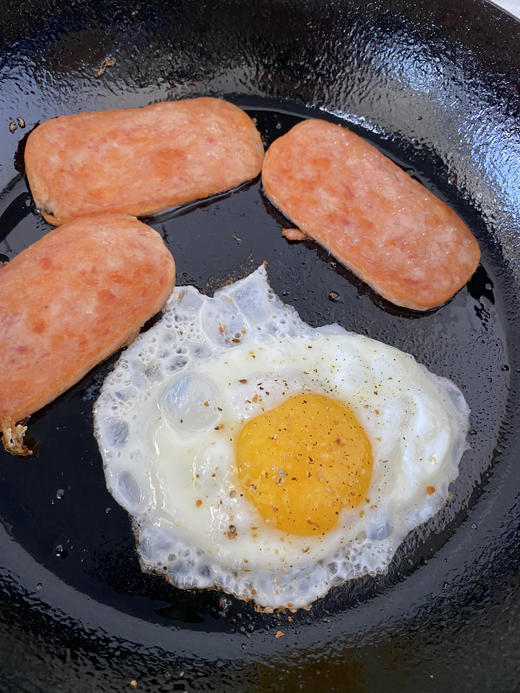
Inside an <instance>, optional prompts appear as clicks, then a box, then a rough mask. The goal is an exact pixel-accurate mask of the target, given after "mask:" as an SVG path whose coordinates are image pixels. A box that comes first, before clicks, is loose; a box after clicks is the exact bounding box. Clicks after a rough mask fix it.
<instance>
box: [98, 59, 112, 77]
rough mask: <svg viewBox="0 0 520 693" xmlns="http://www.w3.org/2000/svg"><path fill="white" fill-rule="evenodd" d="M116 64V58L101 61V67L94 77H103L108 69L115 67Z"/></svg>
mask: <svg viewBox="0 0 520 693" xmlns="http://www.w3.org/2000/svg"><path fill="white" fill-rule="evenodd" d="M115 64H116V59H115V58H104V60H102V61H101V65H100V66H99V68H98V70H97V72H96V73H95V74H94V77H101V75H103V74H105V71H106V69H107V67H114V65H115Z"/></svg>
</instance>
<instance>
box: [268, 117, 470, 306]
mask: <svg viewBox="0 0 520 693" xmlns="http://www.w3.org/2000/svg"><path fill="white" fill-rule="evenodd" d="M262 183H263V188H264V191H265V194H266V196H267V197H268V198H269V199H270V200H271V202H272V203H273V204H274V205H275V206H276V207H278V209H280V211H281V212H282V213H283V214H284V215H285V216H286V217H287V218H288V219H290V220H291V222H293V223H294V224H295V225H296V226H297V227H298V228H299V229H300V230H301V231H303V232H304V233H305V234H307V235H308V236H309V237H310V238H312V239H314V240H315V241H317V242H318V243H319V244H320V245H322V246H323V247H324V248H326V249H327V250H328V251H329V252H330V253H331V254H332V255H333V256H334V257H335V258H337V260H339V262H341V263H342V264H343V265H344V266H345V267H347V268H348V269H350V270H351V271H352V272H354V274H356V275H357V276H358V277H359V278H360V279H362V280H363V281H364V282H366V283H367V284H368V285H369V286H371V287H372V288H373V289H374V290H375V291H376V292H377V293H378V294H380V295H381V296H382V297H383V298H385V299H386V300H388V301H390V302H392V303H394V304H396V305H398V306H402V307H405V308H410V309H412V310H419V311H424V310H430V309H432V308H436V307H438V306H440V305H442V304H443V303H446V301H448V300H449V299H450V298H451V297H452V296H453V295H454V294H455V293H456V292H457V291H458V290H459V289H461V288H462V287H463V286H464V285H465V284H466V282H467V281H468V279H469V278H470V277H471V276H472V274H473V273H474V272H475V270H476V268H477V266H478V264H479V261H480V248H479V245H478V242H477V240H476V238H475V237H474V236H473V234H472V233H471V231H470V230H469V228H468V227H467V226H466V224H465V223H464V222H463V221H462V219H460V218H459V217H458V216H457V214H456V213H455V212H454V211H453V210H452V209H450V207H448V206H447V205H446V204H444V202H442V201H441V200H439V199H438V198H437V197H435V195H433V193H431V192H429V191H428V190H427V189H426V188H425V187H424V186H423V185H421V184H420V183H419V182H418V181H416V180H414V179H412V178H411V177H410V176H409V175H408V174H407V173H406V172H405V171H403V170H402V169H401V168H400V167H399V166H397V165H396V164H394V162H393V161H391V160H390V159H389V158H388V157H386V156H385V155H384V154H382V153H381V152H379V151H378V150H377V149H376V148H375V147H374V146H372V145H371V144H369V143H368V142H366V141H365V140H364V139H362V138H361V137H359V136H358V135H356V134H354V133H353V132H350V131H349V130H348V129H347V128H345V127H342V126H340V125H335V124H332V123H329V122H328V121H325V120H306V121H303V122H301V123H298V124H297V125H295V126H294V127H293V128H292V129H291V130H290V131H289V132H288V133H287V134H285V135H283V136H282V137H279V138H278V139H277V140H275V141H274V142H273V144H272V145H271V146H270V147H269V150H268V151H267V154H266V156H265V160H264V165H263V169H262Z"/></svg>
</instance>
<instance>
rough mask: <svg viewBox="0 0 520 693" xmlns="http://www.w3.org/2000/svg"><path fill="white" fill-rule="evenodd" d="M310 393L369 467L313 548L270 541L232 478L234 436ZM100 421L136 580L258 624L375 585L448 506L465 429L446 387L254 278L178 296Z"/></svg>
mask: <svg viewBox="0 0 520 693" xmlns="http://www.w3.org/2000/svg"><path fill="white" fill-rule="evenodd" d="M306 391H308V392H315V393H322V394H326V395H329V396H331V397H333V398H335V399H338V400H341V401H342V402H344V403H345V404H347V405H348V406H349V407H350V409H351V410H352V411H353V412H354V413H355V414H356V416H357V418H358V420H359V421H360V423H361V424H362V426H363V427H364V429H365V432H366V434H367V436H368V438H369V440H370V443H371V446H372V453H373V462H374V467H373V476H372V481H371V485H370V488H369V493H368V494H367V499H366V501H365V502H364V503H363V504H362V505H360V506H358V507H357V508H355V509H345V510H344V511H343V512H342V514H341V516H340V519H339V522H338V525H337V526H336V527H335V528H334V529H333V530H332V531H330V532H328V533H326V534H325V535H319V536H309V537H307V536H296V535H290V534H284V533H283V532H281V531H279V530H277V529H276V528H274V527H273V526H269V525H267V524H266V523H265V522H264V521H263V520H262V518H261V516H260V514H259V512H258V511H257V510H256V508H255V506H254V505H253V504H252V503H251V502H250V501H248V500H247V499H246V498H245V497H244V495H243V492H242V489H241V487H240V485H239V483H238V481H237V478H236V466H235V465H236V463H235V445H236V439H237V436H238V434H239V432H240V429H241V427H242V425H243V424H244V422H246V421H247V420H249V419H250V418H252V417H254V416H256V415H258V414H260V413H262V412H264V411H267V410H269V409H272V408H273V407H276V406H278V405H279V404H280V403H281V402H283V401H284V400H285V399H286V398H288V397H290V396H292V395H295V394H298V393H300V392H306ZM94 415H95V431H96V436H97V440H98V444H99V447H100V450H101V454H102V457H103V461H104V468H105V475H106V481H107V486H108V488H109V490H110V492H111V493H112V495H113V496H114V498H115V499H116V500H117V502H118V503H119V504H120V505H122V506H123V507H124V508H125V509H126V510H127V511H128V512H129V513H130V515H131V516H132V519H133V521H134V530H135V533H136V538H137V548H138V553H139V557H140V560H141V564H142V566H143V568H144V569H145V570H150V571H158V572H160V573H162V574H163V575H164V576H165V577H167V579H169V580H170V581H171V582H172V583H173V584H175V585H177V586H179V587H184V588H206V587H214V588H218V589H223V590H225V591H226V592H229V593H231V594H234V595H236V596H237V597H240V598H244V599H254V601H255V602H256V603H257V604H259V605H260V606H262V607H265V608H277V607H289V608H299V607H303V606H308V605H309V604H310V603H311V602H312V601H313V600H315V599H316V598H317V597H319V596H322V595H323V594H325V593H326V592H327V591H328V590H329V589H330V587H332V586H334V585H338V584H341V583H342V582H344V581H346V580H349V579H352V578H357V577H360V576H362V575H364V574H367V573H370V574H373V573H376V572H379V571H383V570H385V569H386V568H387V567H388V564H389V562H390V561H391V559H392V556H393V555H394V553H395V551H396V549H397V547H398V546H399V544H400V543H401V542H402V541H403V539H404V537H405V536H406V535H407V534H408V532H409V531H410V530H411V529H413V528H414V527H416V526H417V525H419V524H421V523H423V522H425V521H426V520H428V519H429V518H430V517H432V515H434V514H435V513H436V512H437V511H438V510H439V508H440V507H441V506H442V504H443V503H444V502H445V501H446V499H447V497H448V486H449V484H450V482H452V481H453V480H454V479H455V478H456V477H457V474H458V464H459V461H460V458H461V456H462V453H463V451H464V447H465V440H466V434H467V431H468V422H469V409H468V407H467V404H466V402H465V400H464V397H463V395H462V394H461V392H460V390H459V389H458V388H457V387H456V386H455V385H454V384H453V383H452V382H450V381H449V380H447V379H445V378H441V377H438V376H436V375H433V374H432V373H430V372H428V370H427V369H426V368H424V367H423V366H421V365H419V364H418V363H417V362H416V361H415V359H414V358H413V357H412V356H410V355H408V354H405V353H403V352H401V351H399V350H397V349H395V348H393V347H390V346H387V345H385V344H382V343H380V342H377V341H375V340H372V339H369V338H367V337H362V336H359V335H356V334H352V333H349V332H346V331H345V330H344V329H343V328H341V327H339V326H338V325H331V326H326V327H321V328H317V329H313V328H311V327H309V326H308V325H307V324H306V323H304V322H303V321H302V320H301V319H300V318H299V316H298V314H297V313H296V311H295V310H294V309H293V308H291V307H289V306H286V305H284V304H283V303H282V302H281V301H280V299H279V298H278V297H277V296H276V295H275V294H274V293H273V291H272V290H271V289H270V287H269V284H268V282H267V276H266V270H265V267H263V266H262V267H260V268H259V269H258V270H257V271H256V272H254V273H253V274H251V275H250V276H249V277H246V278H245V279H243V280H241V281H239V282H236V283H235V284H233V285H231V286H227V287H224V288H223V289H221V290H219V291H217V292H216V293H215V296H214V297H213V298H209V297H207V296H204V295H201V294H200V293H199V292H198V291H197V290H196V289H194V288H193V287H189V286H187V287H179V288H177V289H175V290H174V292H173V293H172V295H171V297H170V299H169V301H168V303H167V305H166V307H165V309H164V313H163V317H162V318H161V320H159V321H158V322H157V323H156V324H155V325H154V326H153V327H152V328H151V329H150V330H148V332H146V333H145V334H143V335H141V336H140V337H138V339H137V340H136V341H135V342H134V343H133V344H132V345H131V346H130V347H129V348H128V349H127V350H126V351H125V352H124V353H123V355H122V356H121V358H120V359H119V361H118V363H117V365H116V367H115V368H114V370H113V372H112V373H111V374H110V375H109V376H108V377H107V379H106V380H105V383H104V385H103V388H102V391H101V394H100V397H99V399H98V401H97V403H96V405H95V410H94Z"/></svg>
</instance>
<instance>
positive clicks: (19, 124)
mask: <svg viewBox="0 0 520 693" xmlns="http://www.w3.org/2000/svg"><path fill="white" fill-rule="evenodd" d="M16 122H17V123H18V127H21V128H24V127H25V120H24V119H23V118H22V117H21V116H18V117H17V118H16Z"/></svg>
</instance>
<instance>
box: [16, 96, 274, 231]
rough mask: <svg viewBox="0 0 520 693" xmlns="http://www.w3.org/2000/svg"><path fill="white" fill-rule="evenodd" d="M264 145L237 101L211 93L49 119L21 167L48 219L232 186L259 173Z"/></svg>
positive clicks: (165, 203) (154, 208)
mask: <svg viewBox="0 0 520 693" xmlns="http://www.w3.org/2000/svg"><path fill="white" fill-rule="evenodd" d="M263 158H264V147H263V145H262V141H261V139H260V134H259V132H258V131H257V129H256V128H255V126H254V123H253V121H252V120H251V118H249V116H248V115H247V114H246V113H244V111H242V110H241V109H240V108H238V107H237V106H234V105H233V104H231V103H228V102H226V101H222V100H221V99H214V98H198V99H185V100H181V101H170V102H165V103H158V104H154V105H152V106H146V107H144V108H131V109H126V110H114V111H98V112H92V113H80V114H78V115H70V116H60V117H59V118H54V119H52V120H47V121H45V122H44V123H42V124H41V125H40V126H39V127H37V128H36V129H35V130H34V131H33V132H32V133H31V134H30V135H29V137H28V139H27V145H26V148H25V168H26V173H27V178H28V180H29V185H30V188H31V192H32V194H33V197H34V201H35V203H36V205H37V206H38V207H39V209H40V210H41V212H42V214H43V216H44V217H45V219H46V220H47V221H48V222H50V223H51V224H62V223H63V222H66V221H69V220H71V219H75V218H76V217H79V216H83V215H85V214H93V213H96V212H126V213H128V214H132V215H134V216H143V215H146V214H152V213H154V212H158V211H160V210H162V209H166V208H168V207H173V206H175V205H180V204H184V203H186V202H191V201H193V200H198V199H201V198H204V197H208V196H210V195H214V194H216V193H219V192H224V191H225V190H229V189H231V188H233V187H235V186H237V185H239V184H240V183H243V182H244V181H247V180H250V179H252V178H254V177H255V176H257V175H258V174H259V173H260V170H261V168H262V161H263Z"/></svg>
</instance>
